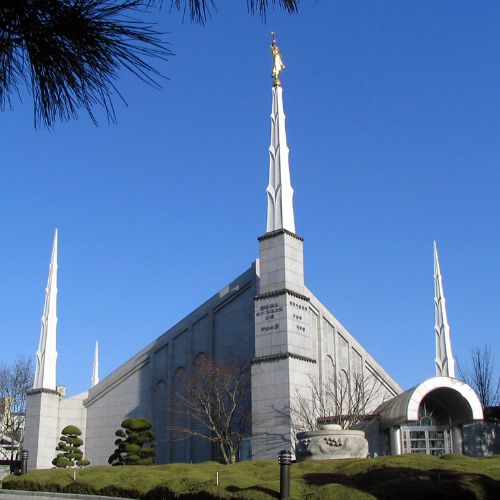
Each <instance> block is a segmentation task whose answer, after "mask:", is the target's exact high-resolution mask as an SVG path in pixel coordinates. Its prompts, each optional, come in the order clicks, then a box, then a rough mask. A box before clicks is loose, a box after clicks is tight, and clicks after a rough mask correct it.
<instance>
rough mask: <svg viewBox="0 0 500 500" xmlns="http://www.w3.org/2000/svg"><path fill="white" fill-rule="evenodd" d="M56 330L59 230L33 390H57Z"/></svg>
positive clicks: (54, 246)
mask: <svg viewBox="0 0 500 500" xmlns="http://www.w3.org/2000/svg"><path fill="white" fill-rule="evenodd" d="M56 330H57V229H56V230H55V234H54V243H53V245H52V256H51V258H50V266H49V278H48V281H47V288H46V289H45V305H44V308H43V315H42V327H41V331H40V342H39V345H38V351H37V353H36V371H35V381H34V384H33V389H42V388H43V389H51V390H54V391H55V390H56V361H57V350H56Z"/></svg>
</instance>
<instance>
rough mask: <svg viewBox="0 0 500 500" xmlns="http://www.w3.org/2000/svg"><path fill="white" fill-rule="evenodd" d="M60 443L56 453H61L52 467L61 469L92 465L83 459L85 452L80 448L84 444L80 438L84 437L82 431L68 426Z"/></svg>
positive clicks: (63, 431) (62, 432)
mask: <svg viewBox="0 0 500 500" xmlns="http://www.w3.org/2000/svg"><path fill="white" fill-rule="evenodd" d="M61 434H62V435H61V437H60V441H59V443H58V445H57V448H56V451H60V452H61V453H58V454H57V456H56V458H54V460H52V465H55V466H56V467H60V468H66V467H86V466H87V465H89V464H90V462H89V461H88V460H85V459H84V458H83V452H82V450H81V449H80V448H79V446H81V445H82V444H83V440H82V439H81V438H79V437H78V436H81V435H82V431H81V430H80V429H79V428H78V427H76V426H75V425H67V426H66V427H65V428H64V429H63V430H62V431H61Z"/></svg>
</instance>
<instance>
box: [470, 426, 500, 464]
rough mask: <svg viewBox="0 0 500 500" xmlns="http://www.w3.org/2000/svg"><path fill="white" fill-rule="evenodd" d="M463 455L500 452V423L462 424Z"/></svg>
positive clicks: (484, 455)
mask: <svg viewBox="0 0 500 500" xmlns="http://www.w3.org/2000/svg"><path fill="white" fill-rule="evenodd" d="M463 449H464V455H469V456H473V457H487V456H490V455H497V454H500V424H499V423H495V422H473V423H472V424H466V425H464V426H463Z"/></svg>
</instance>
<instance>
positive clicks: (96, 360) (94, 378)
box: [90, 341, 99, 387]
mask: <svg viewBox="0 0 500 500" xmlns="http://www.w3.org/2000/svg"><path fill="white" fill-rule="evenodd" d="M98 383H99V342H97V341H96V343H95V351H94V366H93V367H92V383H91V385H90V387H94V385H97V384H98Z"/></svg>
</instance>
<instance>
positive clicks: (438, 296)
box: [434, 242, 455, 378]
mask: <svg viewBox="0 0 500 500" xmlns="http://www.w3.org/2000/svg"><path fill="white" fill-rule="evenodd" d="M434 308H435V313H436V323H435V325H434V331H435V333H436V358H435V360H434V361H435V363H436V376H437V377H452V378H455V360H454V359H453V354H452V352H451V340H450V325H449V324H448V314H447V312H446V300H445V298H444V289H443V277H442V276H441V268H440V266H439V256H438V251H437V244H436V242H434Z"/></svg>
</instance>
